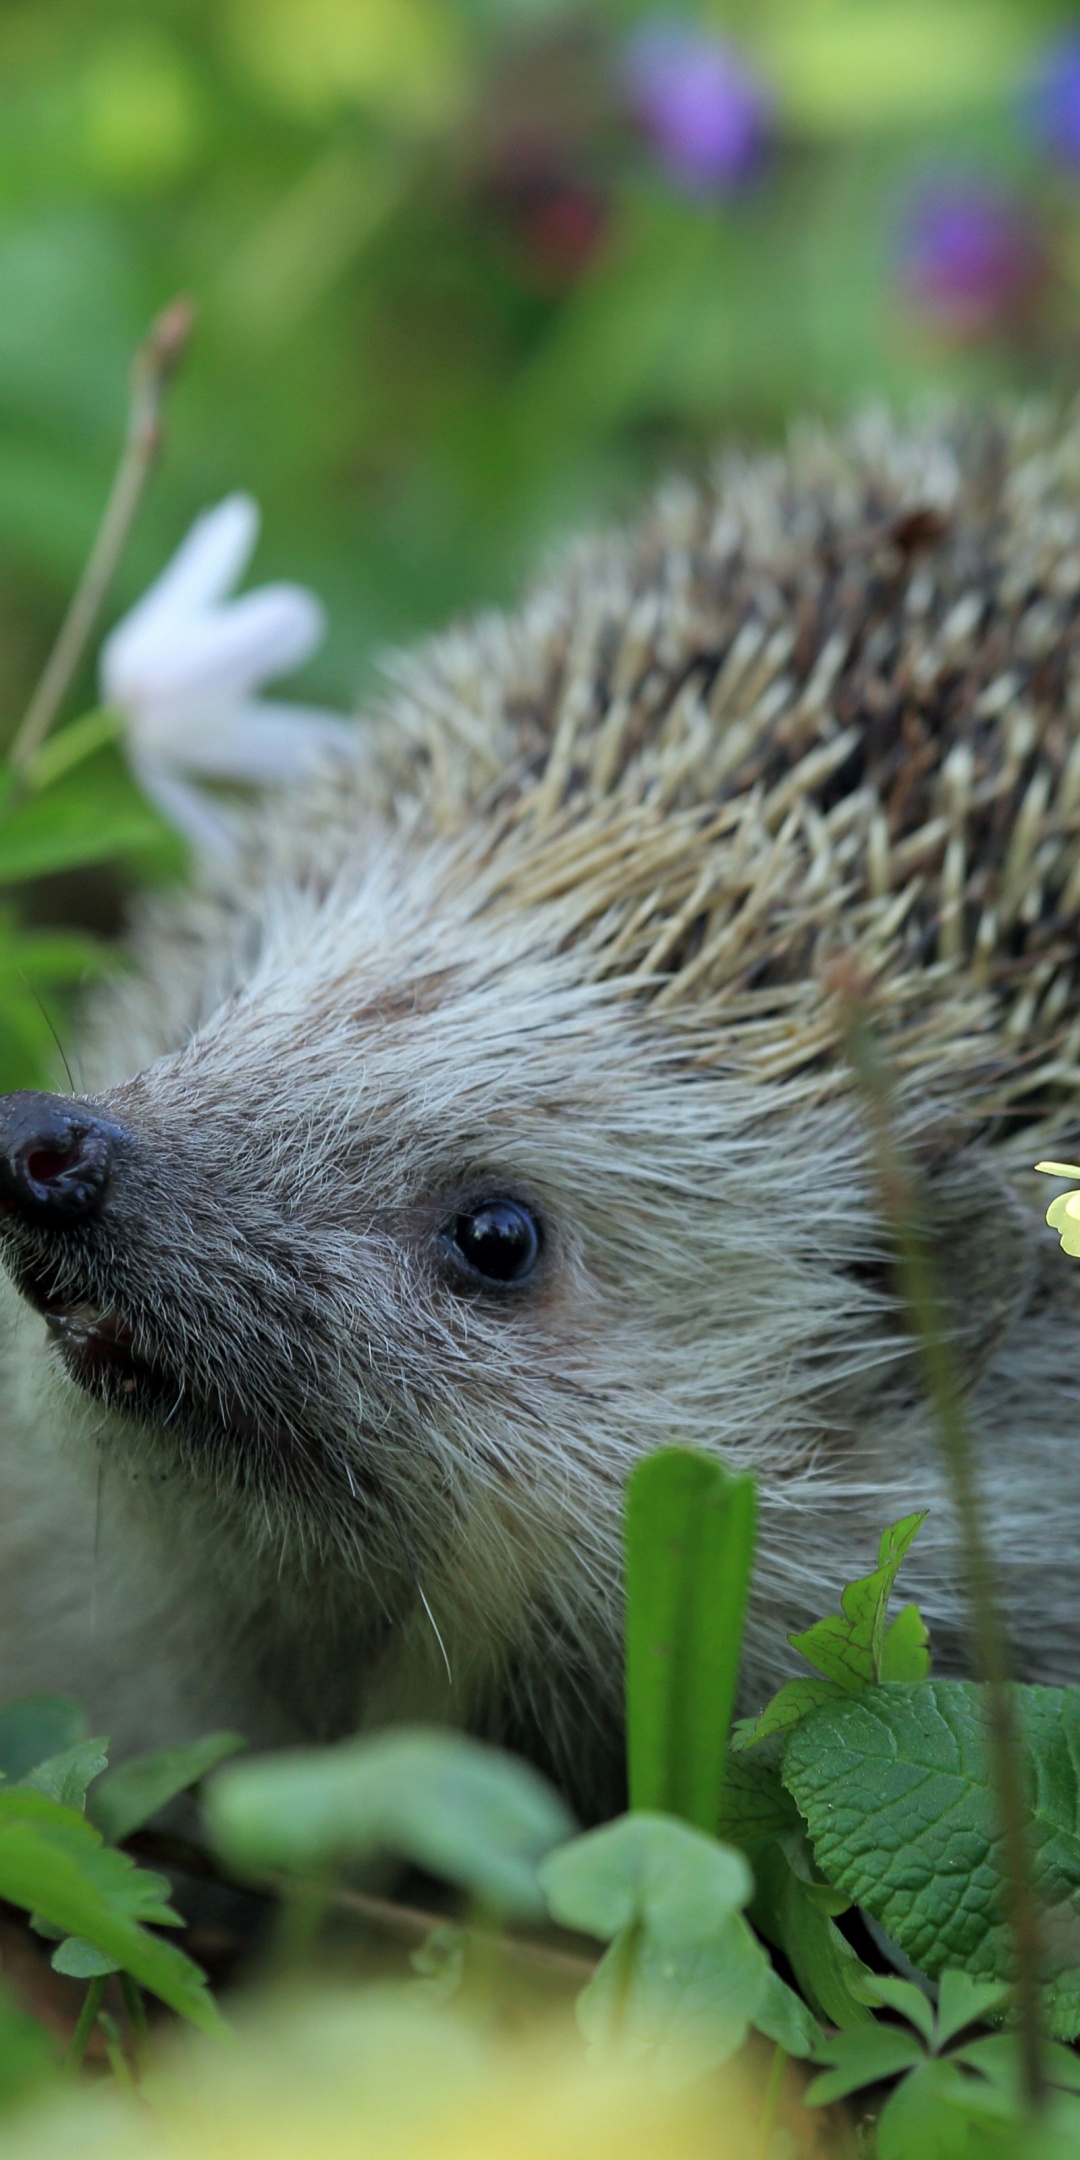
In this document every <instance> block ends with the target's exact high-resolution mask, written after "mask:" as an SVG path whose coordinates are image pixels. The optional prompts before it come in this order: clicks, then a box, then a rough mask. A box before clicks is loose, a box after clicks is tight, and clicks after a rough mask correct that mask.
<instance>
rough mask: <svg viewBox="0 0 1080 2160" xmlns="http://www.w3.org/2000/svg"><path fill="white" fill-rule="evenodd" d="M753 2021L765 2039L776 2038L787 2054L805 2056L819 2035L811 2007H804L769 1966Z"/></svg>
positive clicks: (818, 2038)
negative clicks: (763, 1990)
mask: <svg viewBox="0 0 1080 2160" xmlns="http://www.w3.org/2000/svg"><path fill="white" fill-rule="evenodd" d="M753 2023H754V2025H755V2027H756V2029H757V2031H758V2032H760V2033H764V2034H765V2037H766V2039H768V2040H775V2041H776V2042H777V2043H778V2045H779V2046H780V2047H782V2048H783V2049H784V2051H785V2053H786V2054H788V2055H795V2056H806V2055H810V2054H812V2053H813V2050H814V2048H815V2047H816V2045H817V2042H818V2041H819V2040H820V2038H821V2028H820V2026H819V2024H818V2021H817V2019H816V2017H815V2016H814V2014H813V2011H812V2010H809V2009H808V2008H807V2005H806V2004H805V2003H804V2002H803V2000H802V1997H801V1996H799V1995H796V1993H795V1990H794V1988H789V1987H788V1985H787V1982H786V1981H784V1980H781V1978H780V1975H779V1973H777V1972H774V1971H773V1968H772V1966H771V1965H769V1966H768V1968H767V1977H766V1981H765V1992H764V1994H763V1996H762V1998H761V2001H760V2002H759V2003H758V2006H757V2009H756V2010H755V2012H754V2017H753Z"/></svg>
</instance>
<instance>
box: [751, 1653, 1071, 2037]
mask: <svg viewBox="0 0 1080 2160" xmlns="http://www.w3.org/2000/svg"><path fill="white" fill-rule="evenodd" d="M1014 1700H1015V1704H1016V1710H1017V1725H1018V1736H1019V1745H1020V1752H1021V1760H1022V1767H1023V1772H1024V1779H1025V1784H1026V1788H1027V1793H1028V1802H1029V1807H1030V1810H1031V1853H1032V1867H1033V1876H1034V1888H1035V1892H1036V1895H1037V1896H1038V1898H1039V1900H1040V1903H1041V1904H1042V1905H1043V1906H1044V1908H1045V1911H1046V1916H1047V1919H1046V1935H1047V1942H1048V1966H1047V1969H1048V1972H1049V1974H1050V1976H1051V1985H1050V1986H1049V1988H1048V1989H1047V1992H1046V2011H1047V2017H1048V2022H1049V2026H1050V2030H1051V2031H1052V2032H1053V2033H1054V2034H1055V2035H1056V2036H1057V2037H1059V2038H1063V2039H1070V2038H1072V2037H1073V2036H1074V2035H1075V2034H1076V2033H1077V2032H1080V1689H1077V1688H1038V1687H1032V1688H1027V1687H1024V1688H1017V1689H1016V1690H1015V1694H1014ZM783 1776H784V1783H785V1784H786V1785H787V1787H788V1789H789V1791H790V1792H791V1793H792V1794H793V1795H794V1798H795V1800H796V1802H797V1804H798V1806H799V1808H800V1810H801V1812H802V1814H803V1816H804V1817H805V1819H806V1822H807V1824H808V1826H809V1830H810V1835H811V1838H812V1840H813V1846H814V1854H815V1858H816V1860H817V1862H818V1865H819V1866H820V1867H821V1869H822V1871H823V1873H824V1874H825V1875H827V1876H828V1878H829V1880H830V1881H831V1882H835V1883H836V1884H837V1885H838V1886H839V1887H840V1888H841V1889H842V1890H844V1891H846V1893H847V1895H848V1896H849V1897H850V1898H851V1899H852V1901H853V1902H854V1903H856V1904H859V1905H864V1906H865V1907H866V1908H867V1910H868V1911H869V1912H871V1913H872V1914H873V1916H874V1918H875V1919H877V1920H879V1921H880V1922H881V1925H882V1926H883V1927H884V1928H886V1929H887V1931H888V1933H889V1934H890V1935H891V1936H893V1938H894V1939H895V1941H896V1942H898V1943H899V1944H900V1946H901V1948H902V1949H903V1950H905V1951H906V1952H907V1955H908V1956H909V1957H910V1958H911V1959H912V1960H913V1961H914V1963H915V1964H916V1965H917V1966H918V1967H919V1969H920V1971H922V1972H926V1973H928V1974H929V1975H930V1976H931V1978H933V1977H934V1976H935V1975H936V1974H938V1973H939V1972H941V1971H942V1969H943V1968H944V1967H945V1966H947V1965H952V1966H957V1967H959V1968H960V1969H962V1970H963V1971H965V1972H968V1973H970V1974H972V1975H973V1976H974V1977H976V1978H979V1979H984V1980H997V1981H1004V1980H1007V1979H1008V1978H1009V1975H1010V1960H1011V1937H1010V1933H1009V1929H1008V1926H1007V1924H1006V1921H1005V1917H1004V1912H1003V1907H1002V1886H1001V1880H1000V1876H999V1873H998V1868H997V1862H996V1853H997V1849H998V1835H999V1833H998V1827H997V1806H996V1801H995V1798H994V1793H993V1787H992V1780H991V1772H990V1762H989V1754H988V1748H987V1740H986V1709H985V1700H984V1696H983V1694H982V1692H981V1691H980V1689H979V1688H978V1687H977V1686H975V1685H974V1684H973V1683H971V1682H968V1681H959V1680H928V1681H923V1682H920V1683H918V1684H917V1685H914V1686H901V1685H899V1684H898V1683H896V1682H890V1683H887V1684H885V1685H883V1686H881V1687H878V1688H874V1689H872V1690H868V1691H867V1692H866V1693H864V1694H861V1695H858V1696H852V1697H849V1698H847V1699H846V1700H844V1701H840V1702H836V1703H832V1704H827V1705H826V1706H825V1707H824V1708H823V1709H820V1710H817V1711H815V1712H814V1713H813V1714H812V1715H811V1716H810V1717H808V1718H806V1719H805V1720H804V1722H803V1723H802V1724H801V1725H797V1726H796V1727H795V1730H794V1731H793V1732H792V1734H791V1735H790V1738H789V1739H788V1742H787V1745H786V1748H785V1753H784V1768H783Z"/></svg>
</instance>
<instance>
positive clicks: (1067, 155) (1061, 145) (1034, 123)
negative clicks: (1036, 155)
mask: <svg viewBox="0 0 1080 2160" xmlns="http://www.w3.org/2000/svg"><path fill="white" fill-rule="evenodd" d="M1024 104H1025V108H1026V114H1027V119H1028V124H1029V126H1030V128H1031V130H1032V133H1033V134H1034V135H1035V136H1036V137H1037V139H1038V141H1039V142H1040V143H1041V144H1042V145H1043V147H1044V148H1045V149H1047V150H1049V151H1051V152H1052V153H1053V155H1054V156H1055V157H1058V158H1060V159H1061V161H1062V163H1063V164H1065V165H1080V35H1078V34H1077V33H1076V32H1075V31H1074V32H1072V33H1071V34H1070V33H1068V32H1066V33H1065V35H1064V36H1062V37H1059V38H1055V39H1054V41H1053V43H1052V44H1050V45H1048V46H1047V47H1046V48H1045V49H1044V52H1043V56H1042V59H1041V61H1040V62H1039V65H1038V67H1037V68H1036V70H1035V74H1034V76H1033V78H1032V80H1031V82H1030V84H1029V86H1028V90H1027V94H1026V96H1025V99H1024Z"/></svg>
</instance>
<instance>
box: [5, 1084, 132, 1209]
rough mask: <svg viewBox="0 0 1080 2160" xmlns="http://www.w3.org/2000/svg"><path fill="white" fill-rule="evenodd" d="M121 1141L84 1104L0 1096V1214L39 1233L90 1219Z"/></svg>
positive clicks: (118, 1131) (44, 1097)
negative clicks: (14, 1217)
mask: <svg viewBox="0 0 1080 2160" xmlns="http://www.w3.org/2000/svg"><path fill="white" fill-rule="evenodd" d="M121 1137H122V1135H121V1129H120V1127H119V1126H117V1125H114V1124H112V1123H111V1122H110V1121H109V1120H108V1119H106V1118H103V1117H101V1116H99V1115H97V1114H96V1113H95V1111H94V1110H93V1108H92V1106H91V1105H90V1104H83V1103H78V1102H68V1101H66V1100H65V1098H64V1097H63V1096H62V1095H37V1094H33V1093H31V1092H30V1091H29V1090H28V1089H20V1090H19V1092H18V1094H15V1095H0V1209H2V1210H3V1211H4V1213H5V1214H8V1215H21V1216H22V1218H23V1220H24V1221H27V1222H33V1223H37V1224H40V1225H41V1227H42V1228H47V1227H48V1225H49V1224H50V1223H55V1225H56V1227H57V1228H58V1229H59V1228H60V1227H61V1226H63V1225H65V1224H67V1223H74V1222H77V1221H79V1220H80V1219H81V1218H82V1217H83V1216H86V1215H91V1214H92V1213H93V1211H94V1209H95V1208H96V1207H97V1205H98V1203H99V1201H100V1199H101V1196H102V1194H103V1192H104V1190H105V1186H106V1184H107V1182H108V1177H109V1172H110V1170H111V1168H112V1164H113V1157H114V1153H115V1149H116V1144H117V1141H118V1140H119V1139H120V1138H121Z"/></svg>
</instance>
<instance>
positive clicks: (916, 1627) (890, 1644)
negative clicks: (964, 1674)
mask: <svg viewBox="0 0 1080 2160" xmlns="http://www.w3.org/2000/svg"><path fill="white" fill-rule="evenodd" d="M929 1646H930V1635H929V1632H928V1629H927V1626H926V1622H925V1620H924V1619H923V1616H922V1614H921V1612H920V1611H919V1608H918V1606H917V1605H905V1606H904V1609H903V1611H902V1612H898V1613H897V1615H896V1618H895V1620H894V1621H893V1623H892V1625H891V1627H889V1628H887V1629H886V1631H885V1640H884V1642H883V1643H882V1646H881V1659H880V1663H879V1666H878V1679H879V1680H928V1679H929V1678H930V1647H929Z"/></svg>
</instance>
